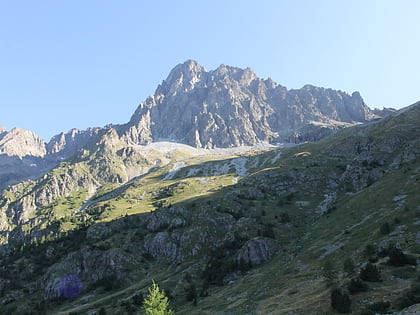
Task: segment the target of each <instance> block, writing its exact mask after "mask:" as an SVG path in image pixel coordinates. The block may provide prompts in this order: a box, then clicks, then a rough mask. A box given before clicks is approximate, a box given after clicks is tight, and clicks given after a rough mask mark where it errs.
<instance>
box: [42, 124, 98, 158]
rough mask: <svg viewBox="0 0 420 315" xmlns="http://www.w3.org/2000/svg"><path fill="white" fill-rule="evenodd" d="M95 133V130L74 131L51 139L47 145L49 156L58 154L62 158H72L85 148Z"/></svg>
mask: <svg viewBox="0 0 420 315" xmlns="http://www.w3.org/2000/svg"><path fill="white" fill-rule="evenodd" d="M94 133H95V129H87V130H83V131H82V130H78V129H72V130H70V131H69V132H67V133H64V132H62V133H60V134H58V135H56V136H54V137H52V138H51V140H50V141H49V142H48V144H47V145H46V150H47V152H48V154H57V155H59V156H60V157H62V158H68V157H71V156H72V155H73V154H75V153H76V152H77V151H78V150H80V149H81V148H83V147H84V146H85V145H86V144H87V143H88V141H89V139H91V137H92V135H93V134H94Z"/></svg>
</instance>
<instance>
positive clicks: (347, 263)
mask: <svg viewBox="0 0 420 315" xmlns="http://www.w3.org/2000/svg"><path fill="white" fill-rule="evenodd" d="M343 271H344V272H345V273H347V274H348V275H352V274H353V273H354V263H353V260H351V258H349V257H347V258H346V260H344V264H343Z"/></svg>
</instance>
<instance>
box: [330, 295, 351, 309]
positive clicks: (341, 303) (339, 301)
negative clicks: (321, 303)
mask: <svg viewBox="0 0 420 315" xmlns="http://www.w3.org/2000/svg"><path fill="white" fill-rule="evenodd" d="M331 306H332V308H333V309H335V310H336V311H338V312H339V313H349V312H350V307H351V301H350V297H349V295H348V293H346V292H342V291H341V290H340V289H334V290H332V291H331Z"/></svg>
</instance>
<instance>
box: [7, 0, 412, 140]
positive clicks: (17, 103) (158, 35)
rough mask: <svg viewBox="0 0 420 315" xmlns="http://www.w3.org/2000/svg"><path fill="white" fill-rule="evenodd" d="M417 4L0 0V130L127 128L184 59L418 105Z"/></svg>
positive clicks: (373, 103)
mask: <svg viewBox="0 0 420 315" xmlns="http://www.w3.org/2000/svg"><path fill="white" fill-rule="evenodd" d="M419 16H420V1H418V0H412V1H408V0H395V1H387V0H378V1H375V0H360V1H358V0H348V1H344V0H307V1H304V0H259V1H255V0H250V1H248V0H238V1H236V0H223V1H219V0H209V1H205V0H203V1H197V0H194V1H193V0H191V1H187V0H177V1H170V0H167V1H162V0H160V1H159V0H154V1H152V0H150V1H142V0H136V1H134V0H133V1H128V0H123V1H117V0H115V1H106V0H98V1H94V0H88V1H85V0H83V1H80V0H72V1H56V0H51V1H48V0H42V1H32V0H26V1H25V0H0V109H1V111H0V126H5V127H7V128H8V129H11V128H12V127H14V126H19V127H22V128H26V129H30V130H32V131H34V132H36V133H38V134H39V135H40V136H41V137H43V138H44V139H45V140H49V138H50V137H51V136H53V135H54V134H57V133H59V132H61V131H67V130H69V129H70V128H72V127H76V128H80V129H85V128H87V127H90V126H91V127H93V126H103V125H106V124H108V123H124V122H127V121H128V120H129V118H130V116H131V115H132V113H133V112H134V110H135V109H136V107H137V106H138V104H139V103H140V102H141V101H143V100H144V99H145V98H146V97H147V96H148V95H150V94H153V93H154V91H155V89H156V87H157V85H158V84H159V83H161V82H162V80H164V79H165V78H166V77H167V75H168V73H169V71H170V70H171V69H172V68H173V67H174V66H175V65H177V64H178V63H181V62H184V61H185V60H187V59H195V60H197V61H198V62H199V63H200V64H201V65H203V66H204V67H205V68H206V69H208V70H211V69H215V68H217V67H218V66H219V65H220V64H222V63H223V64H227V65H231V66H237V67H243V68H244V67H251V68H252V69H253V70H254V71H255V72H256V74H257V75H258V76H260V77H263V78H267V77H271V78H272V79H273V80H275V81H276V82H278V83H280V84H282V85H284V86H286V87H287V88H300V87H302V86H303V85H305V84H313V85H317V86H323V87H330V88H334V89H340V90H343V91H346V92H349V93H351V92H353V91H360V93H361V95H362V97H363V98H364V99H365V102H366V103H367V104H368V105H369V106H370V107H384V106H385V107H396V108H400V107H404V106H407V105H410V104H412V103H414V102H415V101H418V100H420V93H419V92H420V88H419V87H420V24H419Z"/></svg>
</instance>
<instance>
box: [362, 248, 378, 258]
mask: <svg viewBox="0 0 420 315" xmlns="http://www.w3.org/2000/svg"><path fill="white" fill-rule="evenodd" d="M363 255H364V256H365V257H366V258H367V259H369V260H370V259H374V258H375V257H376V248H375V246H373V245H372V244H368V245H366V247H365V250H364V251H363Z"/></svg>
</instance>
